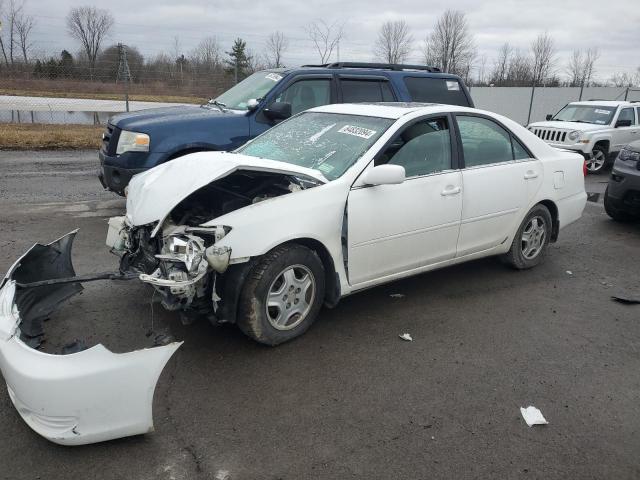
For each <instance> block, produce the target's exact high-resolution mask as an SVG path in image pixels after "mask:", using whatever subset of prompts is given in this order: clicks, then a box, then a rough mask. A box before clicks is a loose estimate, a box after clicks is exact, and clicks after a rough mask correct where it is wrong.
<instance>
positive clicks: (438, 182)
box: [0, 104, 586, 443]
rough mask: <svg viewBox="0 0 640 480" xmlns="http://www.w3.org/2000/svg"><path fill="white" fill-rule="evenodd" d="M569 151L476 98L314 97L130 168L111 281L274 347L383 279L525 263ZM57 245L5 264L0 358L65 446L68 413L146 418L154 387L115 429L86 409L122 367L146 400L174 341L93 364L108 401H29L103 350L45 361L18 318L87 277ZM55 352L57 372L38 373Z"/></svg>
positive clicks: (96, 405)
mask: <svg viewBox="0 0 640 480" xmlns="http://www.w3.org/2000/svg"><path fill="white" fill-rule="evenodd" d="M583 163H584V161H583V158H582V157H581V156H580V155H578V154H575V153H570V152H565V151H560V150H556V149H553V148H551V147H550V146H548V145H547V144H546V143H545V142H544V141H542V140H541V139H539V138H538V137H536V136H535V135H533V134H532V133H530V132H528V131H527V130H526V129H524V128H523V127H521V126H519V125H518V124H516V123H514V122H512V121H511V120H508V119H507V118H504V117H501V116H499V115H496V114H493V113H489V112H484V111H480V110H475V109H470V108H465V107H457V106H451V105H435V104H354V105H349V104H342V105H329V106H324V107H319V108H315V109H312V110H309V111H307V112H303V113H301V114H299V115H297V116H295V117H292V118H291V119H289V120H287V121H285V122H283V123H281V124H279V125H278V126H276V127H274V128H272V129H271V130H268V131H267V132H266V133H264V134H263V135H261V136H259V137H257V138H255V139H254V140H252V141H251V142H249V143H248V144H246V145H245V146H243V147H241V148H240V149H238V150H237V151H235V152H232V153H220V152H202V153H194V154H191V155H187V156H184V157H182V158H179V159H177V160H173V161H171V162H168V163H166V164H164V165H161V166H159V167H156V168H154V169H152V170H150V171H148V172H145V173H143V174H140V175H137V176H135V177H134V178H133V180H132V181H131V183H130V185H129V190H128V197H127V211H126V215H125V216H122V217H115V218H112V219H110V221H109V232H108V235H107V244H108V246H109V247H110V248H111V250H112V251H113V252H114V253H116V254H118V255H119V256H120V273H119V274H117V275H115V276H114V278H118V275H119V276H120V277H121V278H130V277H132V276H135V277H136V278H139V280H141V281H142V282H144V283H148V284H150V285H151V286H152V287H153V288H154V289H155V290H156V291H157V293H158V294H159V295H160V298H161V299H162V304H163V305H164V307H165V308H167V309H170V310H176V311H180V312H181V315H182V317H183V320H185V321H190V320H192V319H194V318H197V317H207V318H208V319H210V320H211V321H213V322H231V323H235V324H237V325H238V327H240V329H241V330H242V331H243V332H245V333H246V334H247V335H248V336H250V337H251V338H253V339H255V340H257V341H258V342H261V343H264V344H268V345H277V344H279V343H282V342H284V341H287V340H290V339H292V338H294V337H296V336H298V335H300V334H302V333H303V332H304V331H305V330H307V329H308V328H309V326H310V325H311V324H312V323H313V322H314V320H315V319H316V317H317V316H318V312H319V311H320V308H321V307H322V305H323V304H324V305H327V306H335V305H336V304H337V302H338V301H339V299H340V298H341V297H343V296H346V295H349V294H352V293H354V292H357V291H359V290H362V289H365V288H368V287H372V286H375V285H378V284H381V283H385V282H389V281H392V280H395V279H398V278H402V277H406V276H409V275H414V274H418V273H421V272H425V271H428V270H432V269H435V268H440V267H444V266H447V265H452V264H455V263H460V262H464V261H467V260H472V259H476V258H480V257H486V256H489V255H502V256H503V257H504V258H505V259H506V260H507V261H508V262H509V263H510V264H511V265H513V266H514V267H515V268H518V269H524V268H530V267H533V266H535V265H537V264H538V263H539V262H540V261H541V260H542V258H543V256H544V254H545V251H546V249H547V247H548V245H549V243H550V242H554V241H555V240H556V239H557V237H558V234H559V231H560V230H561V229H562V228H563V227H565V226H567V225H569V224H570V223H572V222H574V221H576V220H577V219H579V218H580V216H581V214H582V211H583V209H584V207H585V202H586V193H585V190H584V178H583ZM63 242H64V239H63ZM62 247H63V246H60V245H57V246H55V248H54V249H53V250H55V251H57V252H59V251H64V252H66V253H65V254H64V255H62V257H61V260H60V261H61V263H62V264H65V265H66V263H65V262H68V266H67V267H65V268H53V269H49V270H47V269H39V268H41V267H39V265H40V264H42V262H45V261H47V262H50V261H51V258H53V257H51V258H50V257H46V256H45V257H46V258H39V257H35V258H29V260H31V261H30V262H29V263H30V264H31V267H29V268H27V269H26V270H25V266H24V260H23V261H22V263H21V261H18V262H17V264H16V265H17V266H16V267H15V268H14V269H12V271H10V272H9V274H8V275H7V277H6V279H5V281H4V284H3V287H2V290H1V291H0V294H1V297H0V298H1V299H2V301H1V302H0V306H1V309H0V334H1V336H0V367H1V368H2V372H3V374H4V377H5V379H6V381H7V384H8V385H9V389H10V392H12V399H13V400H14V403H15V404H16V406H17V408H18V409H19V410H20V411H21V414H23V417H24V418H25V420H27V422H28V423H29V424H30V425H31V426H33V427H34V428H35V429H36V430H37V431H39V432H40V433H42V434H44V435H45V436H48V438H52V439H56V438H60V437H55V435H54V434H53V433H51V432H50V430H47V429H45V427H44V426H43V425H47V428H48V429H54V428H59V430H60V431H65V432H67V436H66V437H65V441H66V442H67V443H71V442H73V441H74V440H76V441H78V440H77V438H76V437H77V436H75V434H74V432H73V429H71V430H70V429H69V426H71V425H75V424H78V425H84V427H83V428H85V429H86V431H87V432H88V431H93V432H94V436H93V437H90V438H91V439H97V440H100V439H106V438H114V436H116V435H120V436H122V435H129V434H134V433H140V432H141V431H142V430H143V429H144V428H149V426H150V421H149V419H150V411H151V410H150V401H149V403H148V408H142V407H141V408H139V409H138V410H137V411H135V412H132V413H130V414H129V413H127V415H128V417H127V418H126V419H125V420H124V421H123V422H122V425H123V427H122V428H120V429H119V430H117V431H116V432H113V431H109V432H107V433H105V431H104V430H105V428H106V427H105V425H104V424H103V423H100V422H99V418H100V416H99V415H95V414H94V412H93V411H92V409H93V410H95V409H100V408H104V409H105V410H104V412H106V411H108V412H109V414H110V415H111V414H112V412H111V411H110V410H109V407H108V406H107V403H108V402H109V401H111V400H112V397H113V396H114V395H116V394H121V395H122V398H126V399H129V398H130V396H131V393H130V392H129V390H128V389H129V385H128V383H129V381H131V382H133V381H134V380H135V381H136V382H138V383H141V384H142V385H138V388H140V389H144V390H145V391H146V392H147V394H148V397H146V399H147V400H149V398H150V396H152V393H153V386H154V385H155V381H156V379H157V374H159V372H160V371H161V369H162V366H163V365H164V362H166V360H167V359H168V358H169V357H170V355H171V354H172V353H173V351H175V349H176V348H177V346H178V344H175V343H172V344H168V345H164V346H159V347H156V348H152V349H148V350H143V351H139V352H133V353H132V354H130V355H135V357H132V358H131V359H130V360H127V361H124V362H122V363H121V368H122V369H123V371H122V374H121V375H120V378H121V379H124V380H123V382H122V383H117V385H116V383H115V382H113V383H111V377H110V376H108V375H107V377H106V379H105V380H104V381H103V385H102V387H103V389H104V390H109V392H110V395H106V394H105V393H104V392H103V391H102V390H99V392H98V393H96V395H103V394H104V395H105V396H104V398H103V397H102V396H100V397H99V398H98V397H96V398H92V399H91V400H92V402H87V403H85V404H84V405H85V406H87V408H86V409H84V410H82V409H78V408H76V403H78V404H79V403H81V402H83V401H86V400H87V399H84V398H83V399H79V400H78V401H77V402H76V400H75V399H74V401H73V402H72V405H70V406H69V407H68V408H64V407H63V406H62V404H60V405H58V404H57V403H52V402H51V401H50V399H51V395H50V394H48V396H49V398H48V399H47V400H44V399H43V391H44V390H47V391H50V390H51V389H58V391H59V394H57V395H56V396H54V398H56V399H60V400H62V399H64V397H65V396H64V394H63V392H62V390H61V388H62V387H60V385H61V384H62V383H63V382H65V381H69V382H75V386H76V387H79V386H83V385H82V384H83V382H93V380H94V377H95V375H94V372H93V370H91V365H90V364H89V363H90V362H87V363H88V365H75V363H76V359H73V358H72V357H74V356H75V355H77V356H80V355H85V356H87V357H88V355H89V354H90V352H92V350H94V349H96V348H97V351H94V352H93V353H92V359H91V360H93V362H95V364H98V363H100V362H103V366H104V365H111V363H110V362H115V360H114V359H113V358H112V357H114V356H113V354H110V353H109V352H105V351H104V349H101V348H99V347H94V349H89V350H86V351H83V352H80V353H77V354H74V355H69V356H61V357H59V358H58V359H55V358H54V359H51V358H48V357H47V358H44V357H42V356H41V354H40V353H39V352H37V351H35V350H33V349H30V348H29V347H28V346H27V343H28V340H29V338H31V336H32V334H37V333H38V332H37V331H36V332H29V329H30V328H32V326H33V321H32V320H31V319H32V318H34V317H35V318H42V317H46V315H47V314H48V312H49V310H51V308H53V307H54V306H55V304H56V303H57V302H59V301H62V300H64V299H65V298H66V297H67V296H68V295H70V294H73V291H72V290H73V289H74V288H77V287H78V286H79V283H80V282H82V281H83V280H86V279H83V278H81V277H75V280H74V277H73V275H74V274H73V269H72V268H71V266H70V260H69V257H70V242H68V246H64V248H62ZM34 248H35V247H34ZM38 248H39V249H41V248H47V247H42V246H39V247H38ZM65 249H66V250H65ZM55 251H54V252H49V254H48V255H52V256H55ZM27 255H28V256H29V255H30V254H27ZM105 277H109V276H108V275H106V276H105ZM51 279H58V280H57V282H58V283H55V281H54V283H53V284H51ZM47 281H48V282H49V283H47ZM156 352H158V353H156ZM98 355H103V356H104V358H98ZM152 355H155V356H156V357H154V358H151V356H152ZM116 357H117V356H116ZM78 360H79V361H78V362H77V363H79V364H82V363H84V362H82V360H81V359H78ZM55 362H59V363H55ZM138 362H139V363H140V364H142V363H144V362H147V364H148V365H149V370H148V371H144V370H143V369H142V367H141V366H140V367H138V364H137V363H138ZM58 364H60V365H64V366H65V367H64V371H65V372H66V375H70V379H68V378H67V377H65V375H60V374H58V373H57V372H54V374H52V375H51V376H49V374H48V373H43V372H47V368H50V367H49V366H52V365H58ZM80 367H82V368H86V369H89V372H88V373H87V374H86V375H85V376H84V377H80V376H75V375H74V374H75V371H74V369H76V368H80ZM114 368H115V367H114ZM127 369H128V370H127ZM107 370H108V369H107ZM130 370H131V371H134V372H136V373H131V371H130ZM35 372H38V373H37V374H36V373H35ZM69 372H70V373H69ZM36 383H37V384H38V386H37V387H36V386H34V385H35V384H36ZM41 384H42V385H41ZM125 384H126V385H125ZM65 388H67V387H65ZM87 395H89V394H87ZM88 405H91V408H89V407H88ZM53 406H55V408H53ZM23 412H24V413H23ZM104 412H101V413H102V414H104ZM83 415H85V417H86V418H83ZM134 420H138V422H137V423H136V422H135V421H134ZM36 422H39V423H37V425H35V426H34V424H36ZM124 426H126V428H125V427H124ZM65 429H66V430H65ZM100 429H102V430H103V431H102V432H99V433H97V431H98V430H100ZM76 431H78V432H81V433H82V431H83V430H82V428H80V427H78V428H77V429H76ZM43 432H44V433H43Z"/></svg>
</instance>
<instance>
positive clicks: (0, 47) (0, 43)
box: [0, 0, 9, 67]
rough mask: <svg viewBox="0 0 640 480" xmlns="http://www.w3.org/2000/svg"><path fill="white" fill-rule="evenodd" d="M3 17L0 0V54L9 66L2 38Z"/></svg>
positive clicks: (2, 3) (0, 1)
mask: <svg viewBox="0 0 640 480" xmlns="http://www.w3.org/2000/svg"><path fill="white" fill-rule="evenodd" d="M4 18H5V12H4V2H3V1H2V0H0V50H2V56H3V57H4V63H5V65H6V66H7V67H8V66H9V57H8V56H7V49H6V48H5V42H4V38H3V33H4V32H3V29H2V25H1V23H2V20H3V19H4Z"/></svg>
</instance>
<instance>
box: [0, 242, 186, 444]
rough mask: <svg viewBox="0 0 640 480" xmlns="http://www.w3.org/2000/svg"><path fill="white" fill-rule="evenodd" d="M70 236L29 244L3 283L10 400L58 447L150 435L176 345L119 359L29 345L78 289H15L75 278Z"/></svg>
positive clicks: (98, 350)
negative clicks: (54, 351)
mask: <svg viewBox="0 0 640 480" xmlns="http://www.w3.org/2000/svg"><path fill="white" fill-rule="evenodd" d="M74 235H75V232H72V233H70V234H68V235H66V236H64V237H62V238H61V239H59V240H57V241H55V242H52V243H51V244H49V245H46V246H45V245H39V244H36V245H34V246H33V247H32V248H31V249H30V250H29V251H28V252H27V253H26V254H25V255H24V256H23V257H21V258H20V259H19V260H18V261H17V262H16V263H15V264H14V265H13V266H12V267H11V269H10V270H9V272H8V273H7V276H6V277H5V279H4V281H3V283H2V287H1V288H0V370H1V371H2V375H3V376H4V379H5V381H6V383H7V388H8V391H9V396H10V397H11V400H12V402H13V404H14V405H15V407H16V409H17V410H18V413H20V415H21V416H22V418H23V419H24V421H25V422H26V423H27V424H28V425H29V426H30V427H31V428H32V429H33V430H35V431H36V432H37V433H39V434H40V435H42V436H43V437H45V438H47V439H48V440H51V441H52V442H55V443H59V444H62V445H82V444H87V443H95V442H101V441H105V440H111V439H114V438H119V437H126V436H130V435H137V434H142V433H147V432H150V431H152V430H153V415H152V404H153V393H154V390H155V386H156V383H157V381H158V378H159V376H160V374H161V373H162V369H163V368H164V366H165V364H166V363H167V361H168V360H169V358H171V356H172V355H173V353H174V352H175V351H176V350H177V349H178V348H179V347H180V345H181V342H174V343H171V344H169V345H164V346H159V347H154V348H149V349H143V350H138V351H134V352H130V353H123V354H115V353H112V352H110V351H109V350H107V349H106V348H105V347H103V346H102V345H96V346H94V347H92V348H89V349H87V350H84V351H80V352H78V353H72V354H68V355H52V354H48V353H43V352H40V351H38V350H35V349H34V348H32V347H30V346H29V345H28V344H27V343H33V339H34V338H37V337H38V336H39V335H41V334H42V329H41V328H42V321H43V320H44V319H45V318H48V316H49V315H50V314H51V312H52V311H53V310H55V308H57V307H58V306H59V304H60V303H62V302H63V301H65V300H67V299H68V298H69V297H71V296H72V295H74V294H75V293H78V292H79V291H81V290H82V286H81V285H80V284H79V283H68V284H62V285H49V286H42V287H35V288H22V287H20V285H19V284H21V283H31V282H35V281H39V280H50V279H53V278H63V277H69V276H74V275H75V273H74V272H73V267H72V265H71V246H72V243H73V237H74ZM23 329H24V331H23Z"/></svg>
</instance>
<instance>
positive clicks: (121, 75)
mask: <svg viewBox="0 0 640 480" xmlns="http://www.w3.org/2000/svg"><path fill="white" fill-rule="evenodd" d="M118 57H119V62H118V78H117V79H116V82H117V81H118V80H122V79H124V101H125V104H126V108H127V112H128V111H129V81H130V80H131V71H130V70H129V62H128V61H127V48H126V47H125V46H124V45H123V44H122V43H119V44H118Z"/></svg>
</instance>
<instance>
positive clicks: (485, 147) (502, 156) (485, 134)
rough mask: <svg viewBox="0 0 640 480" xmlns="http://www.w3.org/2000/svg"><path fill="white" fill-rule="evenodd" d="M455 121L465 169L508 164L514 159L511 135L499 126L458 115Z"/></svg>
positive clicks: (483, 120)
mask: <svg viewBox="0 0 640 480" xmlns="http://www.w3.org/2000/svg"><path fill="white" fill-rule="evenodd" d="M456 119H457V120H458V128H459V130H460V139H461V140H462V152H463V154H464V164H465V167H476V166H478V165H488V164H491V163H498V162H510V161H511V160H513V159H514V148H513V147H512V145H511V135H510V134H509V133H508V132H507V131H506V130H505V129H504V128H502V127H501V126H500V125H498V124H497V123H495V122H494V121H492V120H488V119H486V118H482V117H468V116H465V115H458V116H457V117H456ZM526 157H527V158H528V157H529V155H526Z"/></svg>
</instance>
